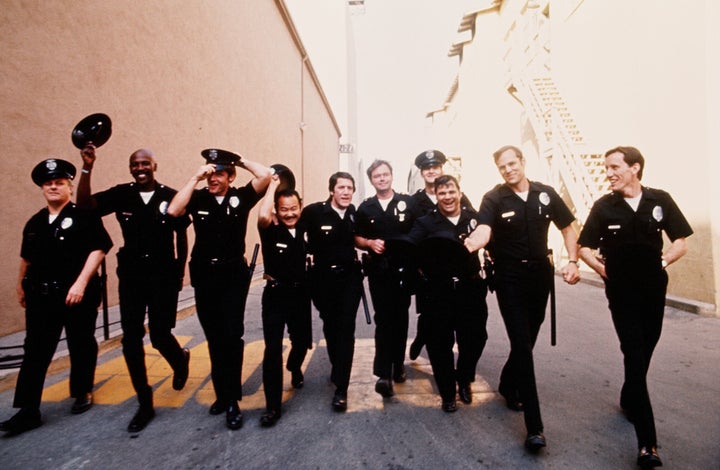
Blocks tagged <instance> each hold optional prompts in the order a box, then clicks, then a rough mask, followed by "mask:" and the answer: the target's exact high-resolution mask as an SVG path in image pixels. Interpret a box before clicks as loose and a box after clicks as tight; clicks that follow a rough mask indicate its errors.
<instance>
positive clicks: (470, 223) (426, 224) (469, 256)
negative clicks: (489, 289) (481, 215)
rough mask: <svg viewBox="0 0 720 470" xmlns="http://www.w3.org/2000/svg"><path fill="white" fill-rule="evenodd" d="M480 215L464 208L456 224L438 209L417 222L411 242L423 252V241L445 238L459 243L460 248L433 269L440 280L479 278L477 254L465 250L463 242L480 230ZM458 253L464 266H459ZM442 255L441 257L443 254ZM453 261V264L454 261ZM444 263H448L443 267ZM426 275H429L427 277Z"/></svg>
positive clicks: (423, 256)
mask: <svg viewBox="0 0 720 470" xmlns="http://www.w3.org/2000/svg"><path fill="white" fill-rule="evenodd" d="M476 216H477V214H476V213H475V212H474V211H471V210H469V209H466V208H463V209H461V210H460V216H459V218H458V222H457V224H454V223H453V222H452V221H451V220H450V219H448V218H447V217H445V216H444V215H443V214H441V213H440V211H439V210H437V209H435V210H434V211H432V212H431V213H429V214H427V215H424V216H422V217H420V218H419V219H417V220H416V221H415V223H414V224H413V228H412V230H411V231H410V234H409V238H410V240H411V241H412V242H413V243H415V244H417V245H419V246H420V247H421V248H422V242H423V240H427V239H431V238H445V239H448V240H452V241H453V242H455V243H457V245H458V247H457V249H456V250H454V251H453V253H451V254H450V255H451V256H449V257H446V258H443V257H442V256H440V257H439V259H438V263H439V264H438V265H437V266H433V267H432V271H433V272H434V273H437V276H438V277H452V276H457V277H460V278H462V279H470V278H476V277H478V276H479V273H480V258H479V257H478V255H477V252H473V253H470V252H468V251H467V249H466V248H465V245H464V244H463V241H464V240H465V238H467V236H468V235H470V234H471V233H472V232H473V230H475V229H476V228H477V226H478V221H477V219H476ZM456 253H462V258H463V259H462V262H461V263H457V261H456V260H455V259H454V258H457V256H456ZM441 255H442V254H441ZM419 258H420V260H421V261H420V262H421V264H423V261H422V260H423V259H424V258H426V256H425V254H423V253H422V252H421V253H420V254H419ZM450 258H452V259H453V260H452V261H451V259H450ZM443 261H446V263H445V264H444V265H440V264H443ZM426 274H427V273H426Z"/></svg>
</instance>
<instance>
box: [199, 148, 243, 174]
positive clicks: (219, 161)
mask: <svg viewBox="0 0 720 470" xmlns="http://www.w3.org/2000/svg"><path fill="white" fill-rule="evenodd" d="M200 154H201V155H202V156H203V158H204V159H205V160H206V161H207V162H208V163H212V164H213V165H215V170H217V171H222V170H224V169H225V168H227V167H230V166H238V165H240V164H241V162H242V157H241V156H240V155H238V154H236V153H233V152H230V151H227V150H221V149H205V150H203V151H202V152H200Z"/></svg>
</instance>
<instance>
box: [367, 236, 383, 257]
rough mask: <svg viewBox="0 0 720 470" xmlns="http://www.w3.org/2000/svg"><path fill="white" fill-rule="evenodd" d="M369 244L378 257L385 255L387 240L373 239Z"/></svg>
mask: <svg viewBox="0 0 720 470" xmlns="http://www.w3.org/2000/svg"><path fill="white" fill-rule="evenodd" d="M367 244H368V247H369V248H370V249H371V250H372V251H373V252H374V253H377V254H378V255H381V254H383V253H385V240H381V239H379V238H373V239H371V240H368V242H367Z"/></svg>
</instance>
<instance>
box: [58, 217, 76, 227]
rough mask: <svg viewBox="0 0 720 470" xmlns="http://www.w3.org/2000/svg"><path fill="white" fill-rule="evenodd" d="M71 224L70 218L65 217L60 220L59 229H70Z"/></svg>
mask: <svg viewBox="0 0 720 470" xmlns="http://www.w3.org/2000/svg"><path fill="white" fill-rule="evenodd" d="M72 224H73V219H71V218H70V217H65V218H64V219H62V222H60V227H62V229H63V230H67V229H69V228H70V227H72Z"/></svg>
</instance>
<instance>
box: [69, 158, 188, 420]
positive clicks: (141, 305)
mask: <svg viewBox="0 0 720 470" xmlns="http://www.w3.org/2000/svg"><path fill="white" fill-rule="evenodd" d="M81 155H82V159H83V168H82V170H81V174H80V181H79V182H78V206H80V207H85V208H88V209H95V210H96V211H97V212H98V214H99V215H100V216H104V215H108V214H110V213H113V212H114V213H115V217H116V218H117V220H118V222H119V223H120V228H121V229H122V233H123V239H124V242H125V243H124V246H123V247H122V248H120V250H119V251H118V268H117V273H118V280H119V289H118V290H119V295H120V323H121V325H122V330H123V338H122V345H123V356H124V357H125V363H126V364H127V367H128V371H129V373H130V379H131V381H132V384H133V388H134V389H135V393H137V398H138V402H139V405H140V406H139V408H138V411H137V412H136V413H135V415H134V416H133V418H132V420H131V421H130V424H129V425H128V428H127V429H128V431H129V432H138V431H141V430H142V429H144V428H145V426H147V424H148V423H149V422H150V421H151V420H152V419H153V418H154V417H155V410H154V408H153V391H152V387H151V386H150V385H149V383H148V378H147V369H146V367H145V350H144V346H143V338H144V336H145V312H146V311H147V317H148V327H149V330H150V341H151V343H152V345H153V347H154V348H155V349H157V350H158V351H160V354H162V356H163V357H164V358H165V360H167V362H168V364H170V366H171V367H172V369H173V371H174V377H173V383H172V386H173V388H174V389H175V390H182V388H183V387H184V386H185V382H186V381H187V378H188V372H189V371H188V366H189V361H190V351H189V350H188V349H183V348H181V347H180V344H178V342H177V340H176V339H175V337H174V336H173V334H172V332H171V330H172V329H173V328H174V327H175V320H176V316H177V301H178V290H179V289H181V288H182V280H183V277H184V274H185V261H186V260H187V235H186V228H187V226H188V225H189V224H190V219H189V218H188V217H187V216H183V217H180V218H177V219H176V218H174V217H170V216H169V215H168V214H167V208H168V204H169V203H170V201H171V200H172V198H173V196H174V195H175V193H176V192H177V191H175V190H174V189H172V188H169V187H167V186H165V185H162V184H160V183H158V182H157V181H156V180H155V170H156V169H157V163H156V162H155V159H154V157H153V154H152V152H151V151H149V150H145V149H140V150H137V151H136V152H134V153H133V154H132V155H131V156H130V174H131V175H132V177H133V179H134V180H135V181H134V182H133V183H126V184H120V185H117V186H114V187H112V188H110V189H107V190H105V191H101V192H99V193H96V194H94V195H93V194H92V191H91V189H90V177H91V175H92V169H93V166H94V164H95V158H96V155H95V146H94V145H92V144H89V145H87V146H86V147H85V148H84V149H83V150H82V152H81ZM176 252H177V254H176Z"/></svg>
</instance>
